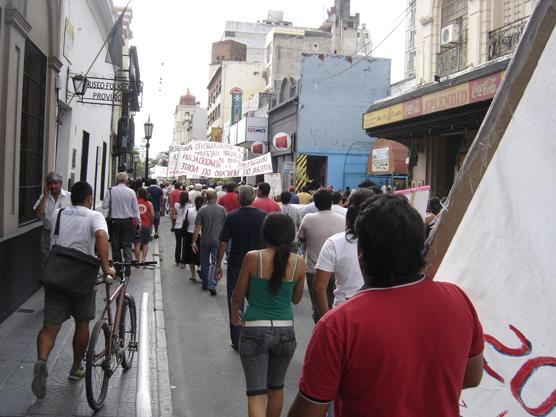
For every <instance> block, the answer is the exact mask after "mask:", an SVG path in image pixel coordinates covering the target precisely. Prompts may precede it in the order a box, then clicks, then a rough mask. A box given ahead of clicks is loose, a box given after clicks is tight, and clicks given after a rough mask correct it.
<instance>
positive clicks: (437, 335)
mask: <svg viewBox="0 0 556 417" xmlns="http://www.w3.org/2000/svg"><path fill="white" fill-rule="evenodd" d="M482 351H483V330H482V327H481V324H480V322H479V319H478V317H477V313H476V312H475V309H474V307H473V305H472V304H471V302H470V301H469V299H468V298H467V296H466V295H465V293H464V292H463V291H462V290H461V289H460V288H458V287H457V286H455V285H453V284H449V283H444V282H437V281H432V280H430V279H423V280H421V281H417V282H415V283H411V284H406V285H401V286H398V287H392V288H386V289H368V290H363V291H360V292H359V293H357V294H355V295H354V296H353V297H352V298H351V299H350V300H348V301H347V302H345V303H344V304H342V305H341V306H339V307H336V308H334V309H332V310H331V311H329V312H328V313H327V314H326V315H325V316H324V317H323V318H322V319H320V320H319V322H318V323H317V325H316V326H315V329H314V331H313V335H312V337H311V340H310V342H309V346H308V347H307V351H306V353H305V363H304V365H303V370H302V373H301V378H300V381H299V391H300V393H301V394H302V395H303V396H305V397H306V398H308V399H310V400H313V401H317V402H322V403H327V402H330V401H331V400H334V406H335V413H334V415H335V416H336V417H347V416H349V417H355V416H357V417H364V416H369V417H371V416H372V417H376V416H379V417H394V416H395V417H410V416H411V417H414V416H422V417H457V416H459V406H458V402H459V398H460V394H461V390H462V385H463V377H464V375H465V370H466V367H467V360H468V358H470V357H473V356H477V355H479V354H480V353H481V352H482Z"/></svg>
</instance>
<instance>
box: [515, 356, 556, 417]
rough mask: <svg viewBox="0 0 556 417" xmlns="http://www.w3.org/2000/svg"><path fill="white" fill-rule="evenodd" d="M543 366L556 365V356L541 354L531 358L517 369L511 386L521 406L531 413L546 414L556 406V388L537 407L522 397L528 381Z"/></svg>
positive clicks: (536, 414)
mask: <svg viewBox="0 0 556 417" xmlns="http://www.w3.org/2000/svg"><path fill="white" fill-rule="evenodd" d="M542 366H556V358H553V357H550V356H539V357H538V358H533V359H529V360H528V361H527V362H525V363H524V364H523V366H522V367H521V368H520V369H519V371H517V373H516V374H515V376H514V377H513V379H512V381H511V382H510V388H511V390H512V394H513V396H514V398H515V399H516V400H517V401H518V402H519V404H521V406H522V407H523V408H524V409H525V410H526V411H527V412H528V413H529V414H531V415H534V416H546V415H547V414H548V413H550V412H551V411H552V410H553V409H554V407H556V389H555V390H553V391H552V394H550V395H549V396H548V398H547V399H546V400H544V401H543V402H542V403H541V404H540V405H539V406H537V407H529V406H527V405H526V404H525V402H524V401H523V399H522V398H521V391H522V390H523V388H524V387H525V385H526V384H527V381H528V380H529V378H530V377H531V375H533V373H534V372H535V371H536V370H537V369H539V368H540V367H542Z"/></svg>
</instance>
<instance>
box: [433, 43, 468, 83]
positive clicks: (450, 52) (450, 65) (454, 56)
mask: <svg viewBox="0 0 556 417" xmlns="http://www.w3.org/2000/svg"><path fill="white" fill-rule="evenodd" d="M466 65H467V42H465V43H461V44H460V45H457V46H454V47H452V48H448V49H444V50H443V51H441V52H440V53H439V54H438V55H437V56H436V75H438V76H440V77H445V76H447V75H450V74H453V73H455V72H458V71H460V70H462V69H464V68H465V66H466Z"/></svg>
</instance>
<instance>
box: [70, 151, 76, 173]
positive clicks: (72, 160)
mask: <svg viewBox="0 0 556 417" xmlns="http://www.w3.org/2000/svg"><path fill="white" fill-rule="evenodd" d="M76 162H77V149H75V148H73V149H72V151H71V167H72V168H75V163H76Z"/></svg>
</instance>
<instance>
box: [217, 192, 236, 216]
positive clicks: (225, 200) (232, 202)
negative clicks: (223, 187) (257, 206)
mask: <svg viewBox="0 0 556 417" xmlns="http://www.w3.org/2000/svg"><path fill="white" fill-rule="evenodd" d="M218 204H220V205H221V206H222V207H224V208H225V209H226V212H228V213H229V212H231V211H234V210H237V209H238V208H239V207H240V204H239V198H238V196H237V194H236V193H234V192H231V193H226V194H224V195H223V196H222V197H220V199H219V200H218Z"/></svg>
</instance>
